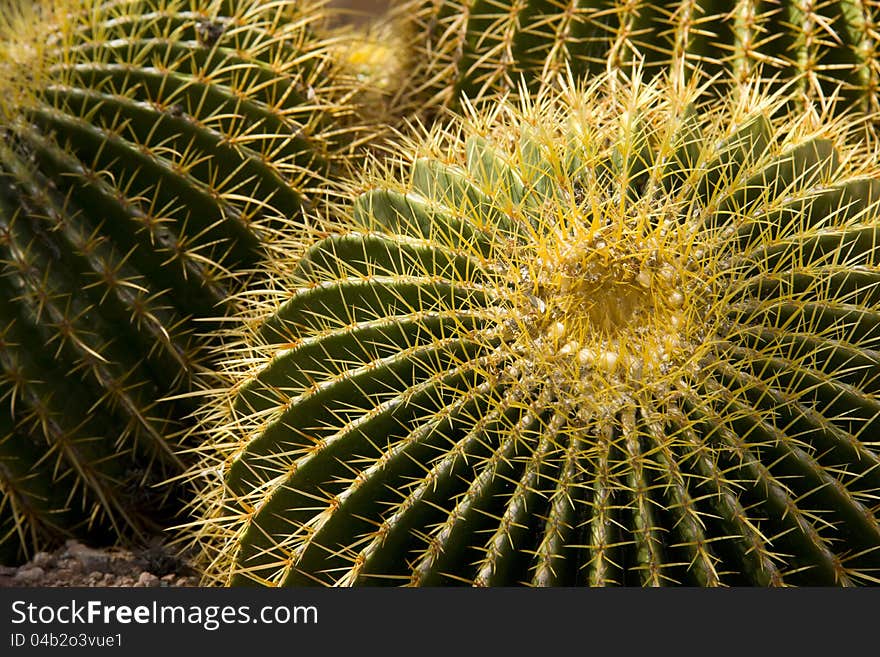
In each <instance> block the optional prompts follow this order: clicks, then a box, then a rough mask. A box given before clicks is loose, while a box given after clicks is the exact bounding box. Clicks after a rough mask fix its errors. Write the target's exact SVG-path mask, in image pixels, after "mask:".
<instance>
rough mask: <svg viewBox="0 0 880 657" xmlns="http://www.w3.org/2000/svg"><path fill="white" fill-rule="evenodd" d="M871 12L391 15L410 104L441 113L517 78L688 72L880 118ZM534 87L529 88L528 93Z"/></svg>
mask: <svg viewBox="0 0 880 657" xmlns="http://www.w3.org/2000/svg"><path fill="white" fill-rule="evenodd" d="M878 12H880V10H878V7H877V5H876V3H874V2H864V1H863V0H856V1H854V2H840V1H830V2H814V1H813V0H781V1H778V2H776V1H774V2H763V1H756V0H738V1H733V0H730V1H729V2H714V3H698V2H681V1H678V0H676V1H674V2H660V3H658V2H648V1H647V0H614V1H613V2H596V1H589V2H562V3H555V2H546V1H544V0H521V1H520V0H517V1H515V2H502V3H499V2H486V1H483V0H474V1H471V0H409V1H407V2H403V3H402V5H401V6H400V9H399V14H400V16H401V17H402V20H403V21H404V22H408V23H409V25H410V27H411V29H412V32H413V35H414V41H413V46H414V50H413V63H414V66H415V67H416V68H417V69H418V70H419V71H420V74H419V75H417V76H416V79H420V80H421V81H422V85H423V86H422V87H421V88H419V85H417V90H416V95H417V96H419V97H421V98H422V99H424V98H425V97H430V96H433V97H434V98H435V100H439V101H440V102H442V103H445V104H449V103H454V102H457V101H458V98H459V95H460V94H461V93H462V92H465V93H467V94H468V95H469V96H470V97H471V98H473V97H474V96H475V95H477V94H480V95H482V94H485V93H487V92H490V91H504V90H516V89H517V85H518V84H519V80H520V75H524V76H525V78H526V80H527V82H528V83H529V84H530V85H531V86H532V87H533V88H534V87H535V86H536V85H537V82H538V80H539V78H541V77H542V76H546V75H547V74H552V73H557V72H562V73H564V72H565V67H566V66H570V67H571V69H572V71H573V72H574V73H575V74H576V75H577V76H583V75H587V74H591V75H592V74H596V73H600V72H604V71H605V70H606V69H607V68H609V67H610V68H616V67H624V68H626V67H628V66H629V65H631V64H632V63H633V61H635V60H643V61H644V64H645V66H646V68H647V69H649V70H650V69H653V70H667V71H670V72H675V73H684V74H685V76H689V75H690V74H691V73H692V72H693V71H694V70H695V69H696V68H697V67H699V68H700V69H701V70H702V71H703V72H705V73H706V74H708V75H715V74H718V73H722V74H723V77H726V78H730V79H732V80H734V81H736V82H744V81H746V80H748V79H750V78H753V77H754V76H755V75H756V73H757V72H758V71H759V70H760V69H761V68H762V67H763V73H764V75H766V76H780V78H781V79H782V80H785V81H788V80H797V83H796V88H797V92H798V95H799V97H800V98H804V97H806V98H812V99H817V98H827V97H830V96H832V95H833V94H834V93H835V90H836V88H837V86H838V85H841V86H842V93H841V95H842V96H843V97H844V98H846V99H847V101H848V102H849V103H850V104H854V105H856V106H858V107H859V108H860V109H862V110H866V111H869V112H876V111H877V110H878V109H880V105H878V98H877V93H878V89H880V85H878V80H880V62H878V59H877V47H878V32H877V25H878ZM532 83H534V84H532Z"/></svg>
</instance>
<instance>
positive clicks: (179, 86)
mask: <svg viewBox="0 0 880 657" xmlns="http://www.w3.org/2000/svg"><path fill="white" fill-rule="evenodd" d="M23 7H25V5H21V6H19V7H18V9H17V10H15V11H14V12H12V13H11V14H10V15H9V16H7V18H6V19H5V20H6V22H5V24H4V27H3V29H2V31H0V74H2V77H3V80H2V81H0V95H2V98H0V133H2V141H0V263H2V276H0V370H2V374H0V396H2V400H3V412H2V413H0V425H2V428H0V493H2V504H0V560H2V559H14V558H15V557H16V555H17V556H21V554H22V553H23V552H24V551H32V550H34V549H38V548H39V547H40V546H42V545H45V544H46V543H47V542H50V541H52V540H55V539H57V538H59V537H61V536H65V535H70V534H71V533H74V534H79V535H80V536H83V535H85V534H88V533H89V532H92V533H95V532H112V533H111V534H110V536H111V537H112V536H115V535H116V534H117V533H121V534H123V535H132V534H137V533H138V532H143V531H151V530H154V529H155V527H156V526H157V525H159V524H161V523H162V522H164V520H163V513H164V514H166V515H167V514H168V513H171V512H172V511H174V509H175V508H177V507H178V506H179V502H178V501H175V500H170V504H166V502H167V501H169V500H168V498H169V496H170V492H171V490H170V488H169V487H167V486H166V487H163V488H156V486H155V485H156V484H158V483H159V482H162V481H164V480H165V479H167V478H168V477H170V476H173V475H176V474H179V473H180V472H181V471H182V469H183V465H182V463H181V458H180V456H179V455H178V454H177V453H175V451H176V448H177V445H176V440H177V439H176V438H175V435H176V434H177V433H178V432H180V431H181V430H182V428H183V425H182V424H181V421H180V418H182V417H184V416H185V415H186V414H188V413H190V412H191V410H192V408H193V407H194V404H193V402H192V400H188V399H186V398H184V397H182V395H186V393H187V392H188V391H189V390H190V389H191V387H192V386H191V384H192V380H193V378H194V377H197V376H198V375H199V374H200V373H203V372H204V368H205V357H206V352H205V350H204V346H205V343H206V341H205V340H204V339H203V338H202V337H201V336H200V334H204V333H207V332H208V331H209V330H211V329H212V327H214V326H215V325H216V324H217V321H219V320H213V321H210V320H212V318H218V317H222V316H223V315H224V314H226V313H227V312H228V310H226V309H225V305H224V304H226V303H227V300H228V299H229V298H230V297H231V296H232V295H233V293H234V292H235V291H236V290H237V289H238V287H239V286H240V285H241V284H242V282H243V280H244V278H245V276H246V275H247V274H248V272H250V271H251V270H253V269H254V268H255V267H256V266H257V264H258V263H259V262H260V261H261V260H262V259H263V257H264V256H265V252H266V250H267V249H270V250H271V248H272V246H271V245H272V243H273V241H274V239H275V235H276V233H277V232H278V231H279V230H280V229H282V228H286V229H288V230H289V229H290V227H291V225H292V224H293V223H295V222H296V221H297V218H298V217H300V216H301V212H302V209H303V208H304V207H306V208H307V207H309V205H310V202H311V201H310V197H311V195H312V193H313V191H314V190H315V189H316V188H317V187H318V186H319V185H321V184H323V177H324V176H325V175H327V172H328V171H329V170H330V168H331V167H332V166H333V164H334V162H335V161H337V160H339V159H341V154H342V152H343V149H344V148H345V147H346V144H347V143H348V141H347V140H348V135H346V134H343V133H344V130H343V129H342V128H340V127H339V125H341V124H337V123H335V119H336V118H337V117H338V116H339V115H340V114H342V113H343V112H344V107H343V106H342V91H341V90H339V89H336V88H335V87H334V85H335V84H337V83H336V81H335V79H334V77H333V70H332V67H331V66H330V64H329V60H328V57H327V55H326V52H327V48H328V47H327V45H326V44H325V43H324V42H322V41H321V40H319V39H318V38H316V37H315V36H314V34H313V26H314V25H315V24H316V23H318V22H319V21H320V19H321V16H322V13H321V11H320V5H317V4H315V3H302V2H293V1H290V2H288V1H286V0H285V1H282V2H274V3H259V2H251V1H250V0H241V1H237V0H236V1H230V2H214V1H210V0H204V1H201V0H198V1H197V0H193V1H192V2H190V1H182V0H142V1H138V0H111V1H110V2H92V1H90V0H82V1H79V0H71V1H63V0H62V1H59V2H45V3H42V4H36V5H35V7H34V8H27V7H25V8H23ZM170 397H177V399H176V400H175V401H173V402H172V401H163V402H159V401H157V400H160V399H163V398H170ZM161 509H164V511H162V510H161ZM166 519H167V518H166Z"/></svg>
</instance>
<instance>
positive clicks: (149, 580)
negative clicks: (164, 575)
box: [137, 571, 159, 587]
mask: <svg viewBox="0 0 880 657" xmlns="http://www.w3.org/2000/svg"><path fill="white" fill-rule="evenodd" d="M137 586H146V587H153V586H159V578H158V577H156V576H155V575H154V574H153V573H148V572H147V571H144V572H142V573H141V574H140V576H139V577H138V582H137Z"/></svg>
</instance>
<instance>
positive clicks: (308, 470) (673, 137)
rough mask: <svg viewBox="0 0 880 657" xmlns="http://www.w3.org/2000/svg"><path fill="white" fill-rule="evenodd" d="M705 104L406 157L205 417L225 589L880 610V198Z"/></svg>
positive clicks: (485, 119) (453, 133)
mask: <svg viewBox="0 0 880 657" xmlns="http://www.w3.org/2000/svg"><path fill="white" fill-rule="evenodd" d="M612 82H614V84H612ZM698 91H699V90H697V89H696V87H695V85H690V86H689V87H687V88H680V87H677V86H673V85H670V84H668V83H665V82H663V83H661V82H655V83H648V84H645V83H642V82H641V81H640V79H639V77H636V78H635V79H634V80H633V81H632V82H631V83H629V84H625V85H622V84H618V83H617V82H616V81H615V80H613V79H600V80H599V81H597V82H594V83H593V84H592V85H591V86H590V87H588V88H587V89H586V90H582V91H578V90H577V89H574V88H572V87H571V85H569V86H568V87H567V88H566V89H565V90H563V92H562V93H561V94H556V93H554V92H547V91H545V92H544V93H543V94H542V95H541V96H540V97H539V98H538V99H537V100H535V101H524V102H523V106H522V107H519V108H515V107H513V106H511V105H505V104H502V105H498V106H496V107H495V109H494V110H493V111H492V112H491V113H488V114H486V113H478V112H476V111H474V112H471V113H470V116H469V118H468V119H467V121H465V122H464V123H463V124H461V125H459V126H457V127H455V128H453V129H450V131H447V132H443V131H439V130H435V131H433V132H431V133H430V134H429V135H428V136H427V137H426V139H425V141H424V142H423V143H418V142H413V143H411V144H408V145H406V146H404V147H401V148H400V158H399V159H400V160H401V165H400V170H399V171H389V172H386V173H384V174H381V175H378V176H376V177H374V179H373V180H372V181H371V182H370V183H368V184H367V185H366V191H363V192H362V193H360V195H358V196H357V198H356V201H355V202H354V206H353V212H352V213H351V214H352V216H351V218H350V222H349V225H348V228H346V229H336V230H333V231H331V232H330V233H329V234H327V233H325V234H323V235H319V236H317V237H316V238H315V239H314V240H313V241H311V242H309V243H307V244H305V245H304V246H303V248H302V250H301V251H300V252H301V254H302V255H301V258H298V259H297V260H296V261H295V263H294V264H293V265H292V266H291V269H290V270H289V271H285V272H281V273H279V275H278V276H277V280H278V281H279V288H280V289H279V290H277V291H276V293H275V295H274V296H273V295H269V296H263V297H262V298H260V299H256V300H255V301H254V303H253V305H252V315H251V316H250V318H249V320H248V321H247V322H246V323H245V324H246V326H248V327H250V328H246V329H245V330H244V331H243V334H242V345H241V346H240V348H239V350H238V351H237V352H236V353H235V354H234V355H233V356H232V357H230V358H229V360H228V362H227V366H228V367H229V372H230V374H231V376H233V377H234V378H235V380H236V383H235V385H234V386H233V387H232V388H231V389H230V390H229V391H221V392H220V393H219V395H218V398H217V400H216V401H215V402H214V403H211V404H209V405H207V407H206V408H205V411H204V412H205V415H206V418H205V421H206V423H207V424H208V425H209V426H213V427H214V432H215V436H214V437H215V440H214V441H213V445H212V446H211V447H210V449H206V451H205V458H204V461H203V463H202V465H201V467H200V468H199V469H197V470H196V471H194V474H193V478H194V479H195V480H197V481H201V482H203V486H204V491H203V496H202V498H201V500H200V501H199V504H200V507H201V512H202V514H203V516H204V520H203V526H202V531H201V537H200V540H201V542H202V547H203V549H204V550H205V557H206V559H207V563H208V564H209V566H208V569H207V572H208V578H209V581H218V582H221V583H230V582H231V583H248V582H250V583H260V584H267V585H305V584H315V583H318V584H327V585H329V584H335V585H357V584H410V585H433V584H476V585H510V584H522V583H526V584H533V585H542V586H543V585H562V584H567V585H571V584H591V585H606V584H623V585H633V584H635V585H661V584H674V583H681V584H691V585H738V584H760V585H781V584H840V585H850V584H865V583H876V582H877V581H878V579H877V578H878V572H880V571H878V567H880V525H878V502H877V495H876V492H877V490H878V486H880V460H878V444H877V442H876V440H875V438H876V436H877V435H878V433H877V431H878V428H880V427H878V426H877V421H878V411H880V405H878V401H877V398H876V393H877V390H878V381H880V380H878V374H880V369H878V355H877V346H878V345H877V341H878V339H880V333H878V326H880V307H878V304H880V297H878V293H877V290H878V285H877V284H878V281H880V272H878V258H880V253H878V246H877V245H878V236H880V223H878V216H880V214H878V212H880V211H878V206H877V200H878V194H880V176H878V173H880V172H878V170H877V167H876V165H875V164H874V161H873V158H872V157H869V154H868V153H866V152H865V151H864V147H863V146H858V147H853V146H846V145H845V140H844V137H845V134H846V127H845V126H844V125H842V124H841V123H840V122H835V121H831V120H830V119H828V118H827V117H816V116H814V115H812V114H809V113H800V114H786V113H785V112H783V111H782V110H781V108H782V107H784V106H785V102H786V98H785V97H782V96H770V97H768V96H765V95H762V94H761V93H758V92H757V91H756V89H755V88H752V89H750V90H746V91H745V92H744V93H743V94H742V95H741V97H739V98H738V99H736V100H735V101H730V102H729V103H728V104H727V105H716V106H712V107H702V106H699V105H694V99H695V98H697V97H698V95H699V94H698ZM269 313H271V314H269ZM267 315H268V316H267ZM260 317H262V318H264V319H265V321H263V322H259V321H258V318H260ZM218 476H222V478H223V485H222V486H221V485H220V484H219V483H218V481H217V477H218Z"/></svg>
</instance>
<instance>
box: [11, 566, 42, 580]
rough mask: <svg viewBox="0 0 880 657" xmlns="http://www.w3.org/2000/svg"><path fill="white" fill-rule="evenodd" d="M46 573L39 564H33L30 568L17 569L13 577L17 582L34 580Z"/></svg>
mask: <svg viewBox="0 0 880 657" xmlns="http://www.w3.org/2000/svg"><path fill="white" fill-rule="evenodd" d="M45 574H46V571H44V570H43V569H42V568H40V567H39V566H33V567H31V568H23V569H21V570H19V571H18V573H16V575H15V579H16V580H18V581H19V582H36V581H39V580H41V579H43V575H45Z"/></svg>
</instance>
